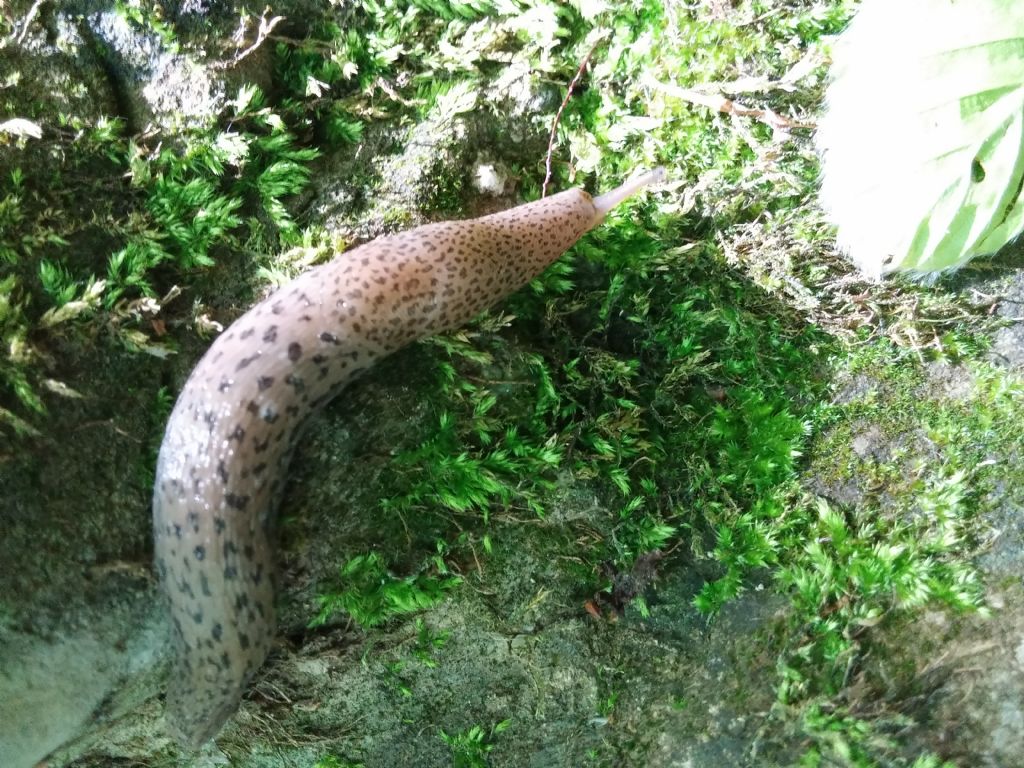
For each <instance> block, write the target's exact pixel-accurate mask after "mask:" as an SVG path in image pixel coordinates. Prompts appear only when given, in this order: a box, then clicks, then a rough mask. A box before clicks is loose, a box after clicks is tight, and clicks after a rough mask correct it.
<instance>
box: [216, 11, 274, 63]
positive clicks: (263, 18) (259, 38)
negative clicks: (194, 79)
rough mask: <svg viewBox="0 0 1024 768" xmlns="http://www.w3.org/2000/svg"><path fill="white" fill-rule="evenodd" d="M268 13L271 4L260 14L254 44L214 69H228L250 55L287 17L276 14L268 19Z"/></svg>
mask: <svg viewBox="0 0 1024 768" xmlns="http://www.w3.org/2000/svg"><path fill="white" fill-rule="evenodd" d="M268 13H270V6H269V5H268V6H267V7H266V8H264V9H263V13H262V14H261V15H260V26H259V29H258V30H256V39H255V40H254V41H253V43H252V45H250V46H249V47H248V48H246V49H245V50H244V51H240V52H237V53H236V54H235V56H234V58H232V59H231V61H227V62H221V63H219V64H216V65H214V69H227V68H228V67H233V66H235V65H236V64H238V62H240V61H241V60H242V59H244V58H245V57H246V56H248V55H249V54H251V53H252V52H253V51H255V50H256V49H257V48H259V47H260V46H261V45H263V42H264V41H265V40H266V39H267V38H268V37H270V33H271V32H273V31H274V27H276V26H277V25H278V24H280V23H281V22H282V21H284V18H285V17H284V16H274V17H272V18H270V19H268V18H267V14H268Z"/></svg>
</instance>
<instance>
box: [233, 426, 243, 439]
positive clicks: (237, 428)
mask: <svg viewBox="0 0 1024 768" xmlns="http://www.w3.org/2000/svg"><path fill="white" fill-rule="evenodd" d="M231 439H232V440H237V441H238V442H242V441H243V440H244V439H245V430H244V429H243V428H242V425H241V424H236V425H235V431H234V432H232V433H231Z"/></svg>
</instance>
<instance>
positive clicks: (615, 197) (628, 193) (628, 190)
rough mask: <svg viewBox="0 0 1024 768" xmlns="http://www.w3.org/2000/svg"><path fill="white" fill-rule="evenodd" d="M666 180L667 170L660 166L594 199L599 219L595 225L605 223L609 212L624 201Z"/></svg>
mask: <svg viewBox="0 0 1024 768" xmlns="http://www.w3.org/2000/svg"><path fill="white" fill-rule="evenodd" d="M664 178H665V169H664V168H663V167H661V166H658V167H657V168H655V169H654V170H653V171H648V172H647V173H644V174H641V175H639V176H636V177H634V178H632V179H630V180H629V181H627V182H626V183H625V184H623V185H622V186H620V187H616V188H615V189H613V190H611V191H610V192H605V193H604V194H603V195H598V196H597V197H595V198H594V208H595V209H596V210H597V219H596V221H595V222H594V223H595V224H598V223H600V222H601V221H603V220H604V217H605V216H607V215H608V212H609V211H610V210H611V209H612V208H614V207H615V206H617V205H618V204H619V203H621V202H622V201H623V200H626V199H627V198H629V197H632V196H633V195H635V194H636V193H637V192H639V191H641V190H642V189H644V188H645V187H647V186H649V185H651V184H657V183H659V182H661V181H663V180H664Z"/></svg>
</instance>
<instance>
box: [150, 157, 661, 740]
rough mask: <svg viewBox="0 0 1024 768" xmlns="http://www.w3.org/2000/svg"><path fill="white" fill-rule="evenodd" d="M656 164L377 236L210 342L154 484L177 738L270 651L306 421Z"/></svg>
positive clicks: (543, 261) (487, 299) (552, 251)
mask: <svg viewBox="0 0 1024 768" xmlns="http://www.w3.org/2000/svg"><path fill="white" fill-rule="evenodd" d="M662 175H663V170H662V169H660V168H659V169H656V170H654V171H651V172H649V173H647V174H644V175H642V176H640V177H638V178H636V179H634V180H632V181H629V182H627V183H626V184H624V185H623V186H621V187H619V188H618V189H615V190H613V191H611V192H608V193H606V194H604V195H600V196H598V197H596V198H592V197H591V196H590V195H589V194H587V193H586V192H584V191H583V190H580V189H570V190H568V191H565V192H562V193H560V194H557V195H552V196H550V197H547V198H544V199H542V200H538V201H536V202H532V203H527V204H525V205H520V206H518V207H515V208H511V209H509V210H507V211H503V212H501V213H496V214H493V215H490V216H484V217H482V218H478V219H471V220H466V221H450V222H441V223H437V224H428V225H426V226H422V227H418V228H416V229H413V230H410V231H408V232H403V233H400V234H396V235H391V236H388V237H381V238H378V239H377V240H374V241H372V242H369V243H367V244H365V245H362V246H359V247H358V248H355V249H353V250H351V251H349V252H346V253H343V254H341V255H340V256H338V257H337V258H335V259H334V260H332V261H331V262H329V263H327V264H324V265H322V266H319V267H316V268H314V269H311V270H309V271H308V272H306V273H305V274H303V275H301V276H300V277H298V278H297V279H295V280H294V281H292V282H291V283H289V284H287V285H285V286H283V287H282V288H280V289H278V290H277V291H276V292H275V293H273V294H272V295H271V296H269V297H268V298H266V299H264V300H263V301H261V302H260V303H259V304H257V305H256V306H254V307H253V308H252V309H250V310H249V311H248V312H246V313H245V314H244V315H242V316H241V317H240V318H238V320H236V321H235V322H234V323H233V324H232V325H231V326H230V327H229V328H228V329H227V330H226V331H225V332H224V333H222V334H221V335H220V336H219V337H218V338H217V340H216V341H215V342H214V343H213V344H212V345H211V346H210V348H209V350H208V351H207V352H206V354H205V355H204V356H203V358H202V359H201V360H200V361H199V364H198V365H197V366H196V367H195V370H193V371H192V374H191V375H190V376H189V378H188V381H187V382H186V383H185V386H184V388H183V389H182V391H181V395H180V396H179V398H178V401H177V403H176V405H175V406H174V410H173V411H172V413H171V416H170V420H169V421H168V424H167V429H166V432H165V434H164V439H163V443H162V444H161V446H160V454H159V457H158V459H157V469H156V482H155V487H154V491H153V530H154V536H155V551H154V557H155V561H156V568H157V571H158V573H159V576H160V582H161V586H162V589H163V592H164V593H166V596H167V599H168V600H169V602H170V610H171V619H172V624H173V636H174V654H175V658H174V669H173V670H172V673H171V676H170V682H169V686H168V693H167V703H166V720H167V724H168V729H169V730H170V732H171V733H172V735H173V736H174V737H175V739H176V740H177V741H178V742H179V743H180V744H181V745H182V746H184V747H186V748H196V747H198V746H201V745H202V744H203V743H205V742H206V741H208V740H209V739H211V738H213V737H214V736H215V735H216V734H217V732H218V731H219V730H220V728H221V726H222V725H223V724H224V722H225V721H226V720H227V719H228V718H229V717H230V716H231V715H232V714H233V713H234V712H235V710H236V709H237V707H238V704H239V701H240V699H241V696H242V693H243V691H244V690H245V688H246V686H247V685H248V684H249V682H250V680H251V679H252V677H253V675H254V674H255V673H256V671H257V670H258V669H259V668H260V666H261V665H262V664H263V661H264V659H265V658H266V656H267V653H268V651H269V650H270V646H271V643H272V641H273V637H274V628H275V625H274V586H275V584H274V582H275V568H274V551H273V547H272V540H273V537H272V527H273V526H272V524H273V514H274V511H275V508H276V506H277V503H278V501H279V499H280V496H281V491H282V488H283V485H284V478H285V471H286V468H287V464H288V460H289V457H290V453H291V451H292V448H293V447H294V445H295V442H296V435H297V431H298V429H299V428H300V426H301V425H302V424H303V422H304V421H305V420H306V419H307V417H308V416H309V415H310V414H311V413H313V412H314V411H316V410H317V409H318V408H319V407H320V406H322V405H323V404H324V403H326V402H327V401H328V400H330V399H331V398H332V397H333V396H334V395H336V394H337V393H338V392H339V391H340V390H341V389H342V388H343V387H344V386H345V385H346V384H348V383H349V382H350V381H352V379H353V378H354V377H356V376H358V375H359V374H360V373H362V372H363V371H365V370H366V369H367V368H369V367H370V366H371V365H373V364H374V363H375V362H376V361H377V360H380V359H381V358H382V357H384V356H385V355H388V354H390V353H391V352H394V351H395V350H398V349H400V348H401V347H404V346H405V345H407V344H408V343H410V342H411V341H413V340H415V339H419V338H422V337H425V336H430V335H432V334H435V333H438V332H441V331H445V330H448V329H451V328H455V327H458V326H459V325H462V324H464V323H465V322H467V321H468V320H470V319H471V318H473V317H474V316H475V315H477V314H478V313H479V312H481V311H482V310H483V309H485V308H486V307H489V306H491V305H493V304H494V303H495V302H497V301H498V300H500V299H501V298H503V297H505V296H507V295H508V294H510V293H512V292H513V291H515V290H517V289H518V288H520V287H521V286H523V285H525V284H526V283H527V282H529V281H530V280H531V279H533V278H534V277H535V276H537V275H538V274H540V273H541V272H542V271H543V270H544V269H545V268H546V267H547V266H548V265H549V264H550V263H551V262H553V261H554V260H555V259H557V258H558V257H559V256H560V255H561V254H562V253H564V252H565V251H566V250H567V249H568V248H569V247H570V246H571V245H572V244H573V243H575V242H576V241H577V240H578V239H579V237H580V236H581V235H583V234H584V233H585V232H587V231H588V230H590V229H591V228H592V227H594V226H596V225H598V224H599V223H601V221H602V220H603V219H604V217H605V215H606V214H607V213H608V211H609V210H611V208H613V207H614V206H615V205H617V204H618V203H619V202H621V201H622V200H624V199H626V198H627V197H629V196H630V195H632V194H633V193H635V192H637V191H639V190H640V189H642V188H643V187H644V186H646V185H648V184H650V183H652V182H656V181H658V180H660V179H661V178H662Z"/></svg>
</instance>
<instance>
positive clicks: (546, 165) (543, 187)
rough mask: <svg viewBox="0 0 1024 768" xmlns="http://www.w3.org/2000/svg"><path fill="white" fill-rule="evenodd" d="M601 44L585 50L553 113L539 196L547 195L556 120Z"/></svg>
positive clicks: (558, 119)
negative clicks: (562, 97) (563, 96)
mask: <svg viewBox="0 0 1024 768" xmlns="http://www.w3.org/2000/svg"><path fill="white" fill-rule="evenodd" d="M600 44H601V41H600V40H598V41H597V42H596V43H594V45H593V47H592V48H591V49H590V50H589V51H587V55H586V56H584V57H583V61H582V62H581V63H580V68H579V69H577V70H576V76H575V77H574V78H573V79H572V80H571V81H570V82H569V88H568V90H567V91H566V92H565V98H564V99H562V105H561V106H560V107H559V108H558V112H557V113H556V114H555V119H554V121H553V122H552V123H551V135H550V136H549V137H548V154H547V159H546V160H545V162H544V183H543V184H542V185H541V188H540V196H541V197H547V194H548V184H549V183H550V182H551V153H552V152H553V151H554V148H555V136H556V135H557V133H558V122H559V121H560V120H561V119H562V112H564V111H565V105H566V104H568V103H569V99H571V98H572V92H573V89H574V88H575V87H576V86H577V85H578V84H579V82H580V78H582V77H583V71H584V70H585V69H586V68H587V64H589V63H590V57H591V56H593V55H594V51H596V50H597V46H599V45H600Z"/></svg>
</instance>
